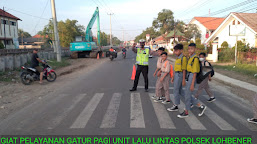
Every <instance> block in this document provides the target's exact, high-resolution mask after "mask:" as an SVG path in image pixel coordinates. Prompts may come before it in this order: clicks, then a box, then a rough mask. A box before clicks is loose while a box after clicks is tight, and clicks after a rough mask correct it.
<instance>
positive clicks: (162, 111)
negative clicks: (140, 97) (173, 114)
mask: <svg viewBox="0 0 257 144" xmlns="http://www.w3.org/2000/svg"><path fill="white" fill-rule="evenodd" d="M152 96H155V94H154V93H149V97H150V99H151V102H152V104H153V108H154V111H155V114H156V116H157V119H158V122H159V124H160V128H163V129H176V127H175V125H174V123H173V121H172V120H171V118H170V116H169V113H168V111H167V110H166V108H165V106H164V105H163V104H161V103H155V102H153V100H152V98H151V97H152Z"/></svg>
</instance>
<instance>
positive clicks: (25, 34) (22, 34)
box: [18, 29, 31, 38]
mask: <svg viewBox="0 0 257 144" xmlns="http://www.w3.org/2000/svg"><path fill="white" fill-rule="evenodd" d="M22 36H23V38H29V37H31V35H30V34H29V33H28V32H25V31H23V29H18V37H19V38H21V37H22Z"/></svg>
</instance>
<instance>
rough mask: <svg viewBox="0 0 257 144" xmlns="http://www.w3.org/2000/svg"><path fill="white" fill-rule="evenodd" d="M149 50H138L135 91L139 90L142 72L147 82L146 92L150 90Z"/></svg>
mask: <svg viewBox="0 0 257 144" xmlns="http://www.w3.org/2000/svg"><path fill="white" fill-rule="evenodd" d="M149 52H150V50H149V49H146V48H144V49H143V50H142V49H141V48H138V49H137V58H136V64H137V71H136V76H135V80H134V86H133V88H132V89H133V90H136V89H137V85H138V80H139V77H140V73H141V72H142V74H143V77H144V80H145V90H148V59H149Z"/></svg>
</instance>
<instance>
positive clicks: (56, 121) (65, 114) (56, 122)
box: [47, 94, 86, 129]
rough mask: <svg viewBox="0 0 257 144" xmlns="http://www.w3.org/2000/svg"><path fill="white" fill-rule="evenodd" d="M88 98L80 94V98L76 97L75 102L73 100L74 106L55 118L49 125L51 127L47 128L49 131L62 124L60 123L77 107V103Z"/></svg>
mask: <svg viewBox="0 0 257 144" xmlns="http://www.w3.org/2000/svg"><path fill="white" fill-rule="evenodd" d="M85 96H86V94H80V95H78V96H76V97H75V98H74V99H73V100H72V104H71V105H70V106H69V107H68V108H66V109H64V110H63V112H62V113H61V114H60V115H58V116H57V117H55V118H54V119H53V120H52V121H51V123H50V124H49V126H48V127H47V129H53V128H55V127H56V126H57V125H59V124H60V122H61V121H62V120H63V119H64V118H65V117H66V116H67V115H68V114H69V113H70V111H71V110H72V109H73V108H74V107H75V106H76V105H77V103H79V102H80V101H81V100H82V99H83V98H84V97H85Z"/></svg>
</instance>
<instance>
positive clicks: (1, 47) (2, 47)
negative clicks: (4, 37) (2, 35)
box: [0, 41, 4, 49]
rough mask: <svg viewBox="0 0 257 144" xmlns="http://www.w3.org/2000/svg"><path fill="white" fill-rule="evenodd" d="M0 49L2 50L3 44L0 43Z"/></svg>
mask: <svg viewBox="0 0 257 144" xmlns="http://www.w3.org/2000/svg"><path fill="white" fill-rule="evenodd" d="M0 49H4V44H3V43H2V42H1V41H0Z"/></svg>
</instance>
